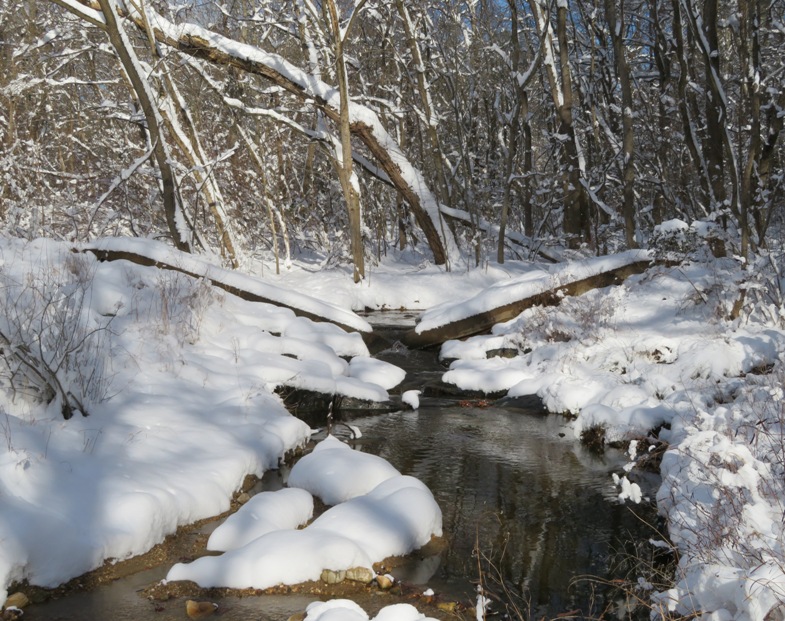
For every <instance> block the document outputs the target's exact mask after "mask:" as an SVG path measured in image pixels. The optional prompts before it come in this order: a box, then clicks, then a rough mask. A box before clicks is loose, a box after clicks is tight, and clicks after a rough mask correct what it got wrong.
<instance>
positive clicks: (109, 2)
mask: <svg viewBox="0 0 785 621" xmlns="http://www.w3.org/2000/svg"><path fill="white" fill-rule="evenodd" d="M98 4H99V5H100V7H101V11H102V12H103V17H104V19H105V21H106V28H105V30H106V34H107V35H108V36H109V41H110V42H111V44H112V47H114V49H115V51H116V52H117V55H118V57H119V58H120V62H121V63H122V65H123V69H124V70H125V73H126V75H127V76H128V79H129V80H130V82H131V85H132V86H133V89H134V92H135V93H136V97H137V99H138V100H139V105H140V106H141V107H142V112H143V113H144V117H145V120H146V121H147V131H148V132H149V133H150V142H151V143H152V147H153V155H154V156H155V161H156V163H157V164H158V170H159V171H160V173H161V185H162V193H163V201H164V215H165V216H166V223H167V225H168V227H169V233H170V234H171V236H172V241H173V242H174V245H175V247H176V248H177V249H178V250H183V251H185V252H190V251H191V244H190V242H189V241H188V238H189V233H190V231H189V226H188V224H187V221H186V218H185V214H184V213H183V210H182V205H181V204H180V197H179V192H178V190H177V184H176V180H175V176H174V171H173V170H172V165H171V158H170V157H169V152H168V149H167V147H166V142H165V137H164V136H163V134H162V132H161V125H162V119H161V115H160V114H159V112H158V108H157V107H156V102H155V95H154V94H153V92H152V89H151V88H150V85H149V84H148V83H147V81H146V79H145V77H144V76H143V75H142V74H141V73H140V71H139V69H140V66H139V60H138V59H137V58H136V53H135V52H134V50H133V46H132V45H131V42H130V41H129V40H128V38H127V37H126V35H125V32H124V31H123V30H122V27H121V26H120V25H119V24H118V21H117V20H118V18H117V12H116V10H115V4H114V0H98Z"/></svg>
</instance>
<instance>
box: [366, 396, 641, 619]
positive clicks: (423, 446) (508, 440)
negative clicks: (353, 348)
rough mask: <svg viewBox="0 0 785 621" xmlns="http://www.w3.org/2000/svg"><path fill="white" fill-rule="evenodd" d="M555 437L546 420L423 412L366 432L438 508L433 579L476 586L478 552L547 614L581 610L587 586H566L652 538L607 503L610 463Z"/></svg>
mask: <svg viewBox="0 0 785 621" xmlns="http://www.w3.org/2000/svg"><path fill="white" fill-rule="evenodd" d="M558 431H559V428H558V421H556V422H554V419H553V418H552V417H551V418H550V419H549V418H547V417H540V416H531V415H527V414H522V413H512V412H509V411H504V410H495V409H493V408H485V409H479V410H466V409H458V408H444V409H440V410H436V409H434V410H430V409H428V408H421V409H420V410H419V412H404V413H399V414H394V415H387V416H382V417H379V418H377V419H375V420H374V421H373V423H371V424H370V425H369V426H368V427H367V428H366V430H365V431H364V433H365V442H366V450H369V451H371V452H375V453H377V454H379V455H381V456H382V457H384V458H385V459H387V460H389V461H390V462H391V463H393V464H394V465H395V466H396V467H397V468H398V469H399V470H401V472H403V473H404V474H411V475H413V476H416V477H417V478H419V479H420V480H422V481H423V482H424V483H425V484H426V485H428V487H429V488H430V489H431V491H432V492H433V494H434V496H435V497H436V499H437V501H438V502H439V505H440V506H441V508H442V512H443V516H444V533H445V537H446V538H447V540H448V545H447V548H446V550H445V551H444V552H443V554H442V558H441V567H440V572H439V577H440V578H442V579H445V580H447V581H461V580H463V581H466V580H474V579H476V578H477V573H478V570H477V559H476V556H473V551H474V549H475V546H477V545H479V549H480V552H481V553H482V555H483V556H485V557H486V560H487V561H488V562H489V563H490V564H492V565H493V567H494V568H495V570H498V574H499V580H504V582H505V585H506V586H507V588H509V589H511V590H512V591H513V592H515V593H517V594H518V595H523V596H524V597H525V598H527V599H528V600H529V601H530V603H531V607H532V612H536V613H538V614H548V613H558V612H562V611H564V610H567V609H574V608H583V609H585V608H586V606H588V605H589V601H590V600H591V599H592V598H593V596H594V595H593V593H592V590H593V586H592V585H591V584H590V583H585V582H584V583H581V582H579V583H577V584H576V585H574V586H572V587H571V584H572V583H573V581H574V578H575V577H576V576H581V575H588V574H591V575H596V576H599V577H601V578H611V577H613V576H611V574H610V573H609V572H610V571H611V570H612V569H613V568H614V567H615V566H617V565H619V563H618V562H617V560H615V556H616V554H617V552H618V553H619V554H620V555H623V548H624V543H625V541H627V540H629V539H630V538H631V537H637V538H643V539H645V538H648V537H649V536H650V535H651V533H650V532H644V530H645V527H644V526H643V524H642V523H641V522H640V521H638V520H637V519H636V518H635V517H634V516H633V515H632V514H631V513H630V511H629V509H628V508H626V507H624V506H621V505H619V504H617V503H615V502H614V501H613V496H614V494H613V492H612V488H611V483H610V474H609V472H610V471H611V470H612V468H613V466H614V464H613V463H610V462H608V461H606V460H604V459H603V458H599V457H596V456H594V455H591V454H589V453H588V452H586V451H584V450H583V449H582V447H580V446H579V445H578V444H577V443H575V442H572V441H568V440H566V439H562V438H559V436H558ZM377 438H378V440H377ZM377 443H378V444H377ZM630 531H631V532H632V533H637V535H629V534H628V532H630ZM486 569H487V570H488V571H491V568H490V566H488V567H486ZM430 570H431V571H432V570H433V568H430ZM599 599H600V600H601V599H602V597H601V596H599Z"/></svg>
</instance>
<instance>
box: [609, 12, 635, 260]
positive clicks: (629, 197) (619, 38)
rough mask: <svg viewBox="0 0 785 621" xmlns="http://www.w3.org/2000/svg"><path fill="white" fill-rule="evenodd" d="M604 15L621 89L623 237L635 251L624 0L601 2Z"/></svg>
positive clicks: (630, 111) (630, 95)
mask: <svg viewBox="0 0 785 621" xmlns="http://www.w3.org/2000/svg"><path fill="white" fill-rule="evenodd" d="M617 2H618V3H619V10H618V11H617V10H616V3H617ZM605 13H606V18H607V20H608V27H609V28H610V31H611V40H612V41H613V53H614V56H615V57H616V71H617V72H618V75H619V86H620V87H621V105H622V116H621V122H622V157H623V164H622V170H623V172H622V174H623V190H622V191H623V201H622V217H623V218H624V234H625V240H626V242H627V247H628V248H636V247H637V245H638V244H637V243H636V241H635V136H634V133H633V126H632V121H633V118H632V103H633V102H632V83H631V81H630V70H629V67H628V65H627V54H626V51H625V49H624V0H605Z"/></svg>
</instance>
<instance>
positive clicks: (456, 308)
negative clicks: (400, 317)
mask: <svg viewBox="0 0 785 621" xmlns="http://www.w3.org/2000/svg"><path fill="white" fill-rule="evenodd" d="M650 264H651V257H650V255H649V253H648V251H645V250H630V251H628V252H623V253H621V254H616V255H611V256H605V257H595V258H592V259H587V260H584V261H573V262H569V263H563V264H560V265H557V266H554V267H553V268H552V269H550V270H548V271H545V270H535V271H532V272H529V273H528V274H525V275H523V276H521V277H518V278H514V279H512V280H509V281H505V282H498V283H496V284H494V285H492V286H490V287H488V288H487V289H485V290H484V291H481V292H480V293H478V294H477V295H475V296H474V297H472V298H469V299H467V300H461V301H459V302H448V303H446V304H442V305H439V306H436V307H433V308H431V309H429V310H428V311H426V312H425V313H423V315H422V316H421V317H420V321H419V323H418V324H417V326H416V327H415V328H414V329H413V330H410V331H409V332H407V333H406V335H405V337H404V343H405V344H406V345H407V346H409V347H429V346H432V345H440V344H441V343H444V342H446V341H448V340H451V339H460V338H464V337H467V336H472V335H475V334H482V333H484V332H488V331H489V330H490V329H491V328H492V327H493V326H494V325H495V324H497V323H501V322H504V321H509V320H510V319H514V318H515V317H517V316H518V315H519V314H520V313H522V312H523V311H525V310H526V309H527V308H531V307H532V306H555V305H556V304H558V303H559V302H560V301H561V300H562V298H564V297H565V296H574V295H581V294H583V293H586V292H587V291H591V290H592V289H597V288H600V287H607V286H609V285H613V284H618V283H620V282H622V281H624V279H626V278H627V277H628V276H631V275H633V274H640V273H641V272H643V271H644V270H646V268H647V267H648V266H649V265H650Z"/></svg>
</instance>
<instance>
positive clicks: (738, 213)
mask: <svg viewBox="0 0 785 621" xmlns="http://www.w3.org/2000/svg"><path fill="white" fill-rule="evenodd" d="M113 4H114V3H108V2H107V3H97V2H92V3H91V2H83V3H80V2H76V1H67V0H62V1H58V2H37V1H32V0H31V1H29V2H27V1H26V2H4V3H3V4H2V9H1V10H2V14H1V15H0V18H1V19H2V21H1V22H0V24H2V33H3V34H2V37H3V48H2V53H3V62H2V68H0V71H2V74H1V77H0V79H1V80H2V87H3V88H2V97H3V108H2V110H3V112H2V116H1V117H0V123H1V124H2V125H0V126H1V127H2V131H3V141H2V152H0V154H1V156H2V160H0V161H1V162H2V172H3V180H4V183H3V189H2V214H3V218H4V221H5V223H6V225H7V227H8V228H9V229H10V230H13V231H18V232H19V233H20V234H24V235H28V236H34V235H51V236H56V237H58V238H61V239H70V240H82V239H91V238H95V237H97V236H105V235H127V234H131V235H141V236H146V235H153V234H154V235H158V236H161V235H164V236H167V237H169V238H170V239H171V241H172V243H173V244H174V245H175V246H176V247H178V248H181V249H189V250H194V251H202V252H203V251H213V252H219V251H220V254H221V256H222V257H223V258H224V261H225V262H226V263H227V264H229V265H234V266H237V265H242V263H243V261H244V260H245V259H246V258H247V257H253V256H254V255H255V254H256V253H259V252H261V251H264V250H269V249H271V248H272V249H274V250H275V252H276V253H277V256H279V257H280V260H281V261H285V260H286V259H287V257H288V256H289V255H290V254H291V253H292V252H294V251H295V250H296V249H297V248H314V247H315V248H319V249H326V250H327V252H328V255H329V257H330V260H331V261H345V260H348V259H351V260H352V261H353V263H354V266H355V269H356V274H355V278H360V277H362V275H363V274H364V272H365V267H364V266H365V262H366V261H373V260H377V259H378V258H379V257H380V256H382V255H384V254H385V253H386V252H387V251H388V249H389V248H390V247H393V246H397V247H400V248H406V247H415V248H417V249H418V250H419V251H420V252H422V253H423V254H425V255H427V256H428V257H429V258H430V259H431V260H433V261H434V262H435V263H436V264H440V265H447V266H450V267H452V268H458V267H460V266H459V264H458V261H459V254H458V253H459V252H463V253H471V254H472V256H473V261H474V262H475V263H477V264H479V263H480V262H482V261H484V260H487V259H488V258H491V257H492V258H498V260H499V261H504V259H505V258H511V257H512V258H517V257H523V258H532V257H536V256H538V252H542V253H543V254H544V256H545V257H548V256H549V255H548V250H547V248H548V246H549V245H550V244H551V243H556V244H561V245H567V246H569V247H571V248H579V247H582V246H585V247H587V248H590V249H591V251H592V252H596V253H599V254H602V253H607V252H613V251H616V250H619V249H622V248H634V247H640V246H645V245H646V243H647V241H648V239H649V238H650V236H651V233H652V230H653V227H654V226H655V225H657V224H659V223H661V222H662V221H665V220H668V219H671V218H676V217H678V218H681V219H684V220H686V221H692V220H695V219H701V220H708V221H711V222H715V223H718V224H719V225H720V227H719V231H721V232H722V235H726V234H727V235H729V236H730V237H731V238H732V240H733V244H734V247H733V248H732V249H730V248H729V249H728V252H734V253H737V254H740V255H742V256H743V255H745V254H746V253H747V252H749V251H750V250H754V249H755V248H758V247H760V246H766V242H767V239H768V236H769V234H770V230H771V227H772V225H776V224H777V219H778V217H779V215H780V212H781V208H782V184H783V183H784V182H783V175H782V167H781V153H782V141H780V140H778V138H779V134H780V133H781V131H782V124H783V116H782V109H783V107H785V101H784V100H783V98H784V97H785V89H783V79H784V78H783V72H784V71H785V69H784V68H783V64H785V59H784V58H785V55H784V54H783V39H784V38H785V32H783V7H782V5H781V4H780V2H778V1H777V0H770V1H767V2H758V1H749V2H748V1H740V2H724V1H722V0H706V1H704V2H695V1H693V0H689V1H685V0H679V1H676V0H673V1H671V0H668V1H665V2H663V1H661V0H647V1H645V2H643V1H641V2H637V1H629V0H624V1H623V2H618V1H617V2H599V1H598V2H583V1H581V2H563V1H559V2H555V3H541V2H512V1H511V0H505V1H504V2H502V1H494V2H482V1H476V2H434V3H427V2H417V3H407V2H403V1H401V2H398V1H395V2H373V1H370V2H358V3H357V4H356V5H354V4H352V3H350V2H346V3H343V4H341V3H337V4H336V3H334V2H323V3H311V2H291V3H286V2H282V3H280V2H257V1H254V2H250V1H243V2H241V1H237V2H217V1H210V2H204V1H203V2H163V3H155V2H140V3H130V2H129V3H117V4H118V6H116V7H115V10H114V12H111V10H110V9H111V6H112V5H113ZM775 228H776V227H775ZM775 236H776V235H775ZM735 246H738V247H735Z"/></svg>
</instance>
